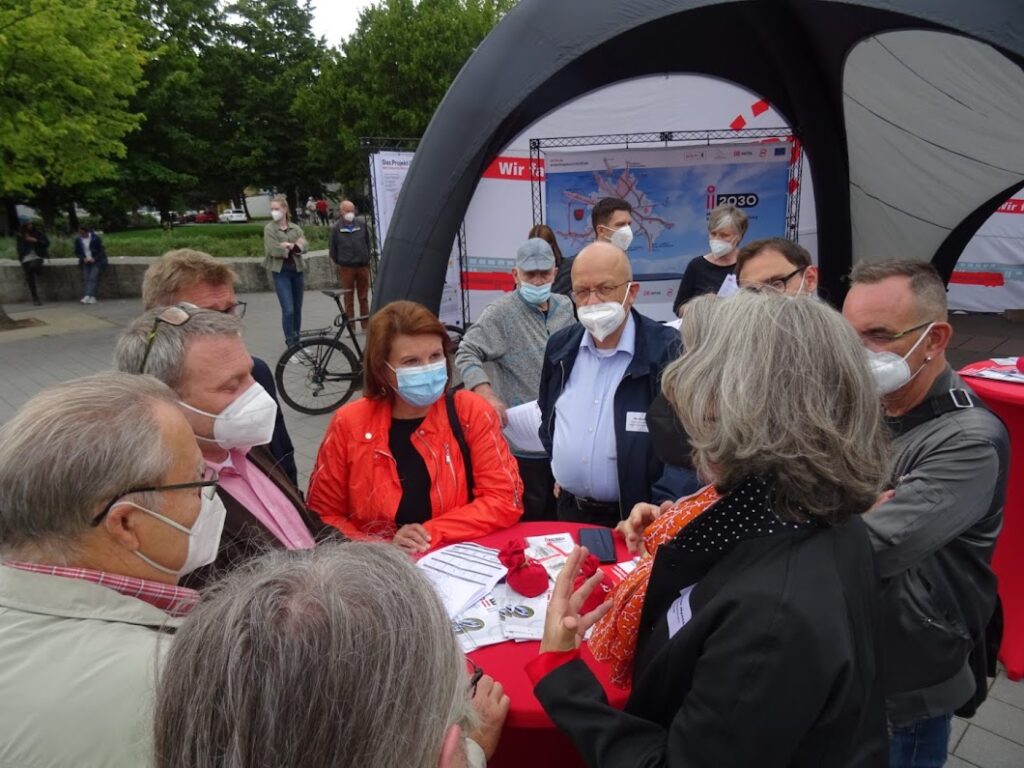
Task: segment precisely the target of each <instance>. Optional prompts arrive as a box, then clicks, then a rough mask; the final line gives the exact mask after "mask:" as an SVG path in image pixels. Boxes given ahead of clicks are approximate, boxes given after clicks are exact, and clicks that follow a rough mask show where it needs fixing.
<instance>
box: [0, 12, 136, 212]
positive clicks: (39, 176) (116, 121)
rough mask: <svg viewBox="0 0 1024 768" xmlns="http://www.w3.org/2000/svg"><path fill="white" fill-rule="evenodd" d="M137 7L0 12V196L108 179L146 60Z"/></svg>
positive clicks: (132, 119) (131, 121) (130, 121)
mask: <svg viewBox="0 0 1024 768" xmlns="http://www.w3.org/2000/svg"><path fill="white" fill-rule="evenodd" d="M141 41H142V26H141V25H140V23H139V21H138V19H137V18H136V16H135V2H134V0H8V2H5V3H4V4H3V6H2V7H0V51H2V55H0V162H2V166H0V195H23V194H27V193H30V192H32V191H33V190H35V189H37V188H39V187H41V186H43V185H44V184H51V185H55V186H60V187H70V186H72V185H75V184H81V183H84V182H88V181H92V180H94V179H98V178H103V177H106V176H110V175H112V174H113V173H114V170H115V168H116V160H117V159H118V158H121V157H123V156H124V154H125V148H124V143H123V139H124V137H125V135H126V134H128V133H129V132H130V131H131V130H133V129H134V128H136V127H137V126H138V125H139V122H140V119H141V117H140V115H139V114H137V113H135V112H132V111H131V109H130V108H129V100H130V99H131V97H132V96H133V94H134V93H135V91H136V89H137V88H138V86H139V82H140V80H141V77H142V65H143V63H144V61H145V54H144V53H143V51H142V50H141V48H140V44H141Z"/></svg>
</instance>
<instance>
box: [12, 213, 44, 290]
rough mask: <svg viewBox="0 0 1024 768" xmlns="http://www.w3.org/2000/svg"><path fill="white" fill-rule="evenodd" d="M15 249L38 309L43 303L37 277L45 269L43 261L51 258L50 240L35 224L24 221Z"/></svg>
mask: <svg viewBox="0 0 1024 768" xmlns="http://www.w3.org/2000/svg"><path fill="white" fill-rule="evenodd" d="M15 249H16V251H17V254H18V261H20V262H21V269H22V271H23V272H24V273H25V282H27V283H28V290H29V293H31V294H32V303H33V304H35V305H36V306H37V307H38V306H40V305H41V304H42V303H43V302H41V301H40V300H39V291H38V289H37V288H36V275H38V274H39V271H40V270H41V269H42V268H43V259H48V258H50V240H49V238H47V236H46V235H45V234H44V233H43V231H42V230H41V229H39V228H38V227H36V225H35V223H34V222H32V221H31V220H29V219H22V220H21V227H20V228H19V229H18V237H17V241H16V244H15Z"/></svg>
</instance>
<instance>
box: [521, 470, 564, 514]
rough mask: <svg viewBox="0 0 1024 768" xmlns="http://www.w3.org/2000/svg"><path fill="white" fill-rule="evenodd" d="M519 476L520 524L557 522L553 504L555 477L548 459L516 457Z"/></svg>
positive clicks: (555, 508) (555, 509) (555, 506)
mask: <svg viewBox="0 0 1024 768" xmlns="http://www.w3.org/2000/svg"><path fill="white" fill-rule="evenodd" d="M516 461H517V462H518V463H519V476H520V477H521V478H522V479H523V516H522V518H520V519H521V521H522V522H524V523H527V522H535V521H537V520H557V519H558V512H557V505H556V504H555V477H554V475H552V474H551V460H550V459H523V458H520V457H519V456H516Z"/></svg>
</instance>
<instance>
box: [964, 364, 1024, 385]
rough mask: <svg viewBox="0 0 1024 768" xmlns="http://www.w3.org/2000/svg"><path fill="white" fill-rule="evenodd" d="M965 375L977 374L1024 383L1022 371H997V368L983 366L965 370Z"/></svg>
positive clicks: (980, 376) (978, 375)
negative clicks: (973, 369)
mask: <svg viewBox="0 0 1024 768" xmlns="http://www.w3.org/2000/svg"><path fill="white" fill-rule="evenodd" d="M963 375H964V376H976V377H978V378H979V379H992V380H993V381H1008V382H1009V383H1011V384H1024V373H1021V372H1020V371H997V370H996V369H995V368H981V369H979V370H976V371H964V374H963Z"/></svg>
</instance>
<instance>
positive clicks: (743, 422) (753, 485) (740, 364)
mask: <svg viewBox="0 0 1024 768" xmlns="http://www.w3.org/2000/svg"><path fill="white" fill-rule="evenodd" d="M691 313H692V314H691ZM687 318H688V319H690V318H693V319H694V320H696V321H699V322H700V323H702V324H705V327H707V328H713V329H714V332H713V333H704V334H701V335H700V338H699V339H697V340H696V343H695V344H692V345H691V346H690V347H689V348H687V350H686V352H685V354H684V355H683V356H682V357H681V358H680V359H679V360H677V361H676V362H675V363H673V364H672V365H670V366H669V367H668V368H667V369H666V371H665V375H664V377H663V379H662V387H663V390H664V392H665V395H666V397H667V399H668V401H669V403H670V404H671V405H672V407H673V409H674V410H675V412H676V413H677V414H678V416H679V419H680V421H681V423H682V425H683V427H684V428H685V430H686V432H687V434H688V435H689V436H690V442H691V445H692V449H693V458H694V464H695V466H696V467H697V470H698V472H699V473H700V474H701V476H702V477H703V478H705V479H706V480H708V481H709V482H711V483H713V484H714V486H715V490H716V491H717V493H718V494H719V495H720V498H719V499H717V500H716V501H714V503H713V504H711V506H709V507H708V508H707V509H706V510H704V511H703V512H702V513H701V514H700V515H699V517H696V519H694V520H692V521H691V522H689V523H688V524H687V525H685V526H684V527H683V528H682V529H681V530H680V531H679V532H678V533H677V534H676V535H675V536H674V537H673V538H671V539H669V540H668V541H665V542H664V543H662V544H661V545H660V546H658V547H657V549H656V550H655V551H654V552H652V553H651V556H652V557H653V558H654V563H653V568H652V569H651V571H650V578H649V582H648V583H647V584H646V585H645V587H646V594H645V596H644V599H643V604H642V613H641V618H640V621H639V624H638V626H639V634H638V637H637V642H636V653H635V659H634V662H633V666H632V692H631V695H630V698H629V701H628V703H627V705H626V708H625V711H624V712H620V711H617V710H615V709H613V708H611V707H609V706H608V705H607V704H606V703H604V698H603V696H602V695H601V692H600V688H599V686H598V684H597V682H596V680H595V679H594V677H593V675H592V674H591V673H590V672H589V670H588V668H587V666H586V665H585V664H583V663H582V662H581V661H580V660H578V646H579V644H580V642H581V639H582V637H583V635H584V633H585V632H586V631H587V630H588V629H589V628H590V626H591V625H592V624H593V623H594V622H595V621H597V620H598V619H599V618H600V617H601V616H602V615H603V614H604V612H605V611H607V610H608V606H609V605H610V603H606V604H605V605H604V606H602V607H601V608H598V609H596V610H593V611H590V612H589V613H585V614H584V613H581V606H582V605H583V601H584V600H585V599H586V597H587V596H588V595H589V592H590V591H591V590H592V589H593V588H594V586H595V585H596V583H597V581H598V580H599V578H597V577H595V578H592V579H591V580H590V581H589V582H587V583H586V584H584V585H583V586H582V587H581V589H580V590H579V591H577V592H576V593H573V591H572V583H573V578H574V576H575V574H576V572H577V571H578V569H579V565H580V562H581V560H582V557H583V556H584V555H585V550H577V551H576V552H574V553H573V554H572V556H571V557H570V558H569V561H568V562H567V564H566V566H565V567H564V568H563V570H562V572H561V575H560V576H559V578H558V581H557V583H556V586H555V589H554V594H553V597H552V600H551V604H550V607H549V610H548V615H547V621H546V625H545V634H544V640H543V641H542V643H541V655H540V656H538V658H537V659H536V660H535V661H534V662H532V663H531V668H530V673H531V676H532V677H533V679H534V682H535V684H536V688H535V693H536V695H537V698H538V699H539V700H540V701H541V703H542V704H543V705H544V708H545V709H546V710H547V712H548V714H549V715H550V716H551V718H552V719H553V720H554V721H555V722H556V723H557V724H558V726H559V727H560V728H561V729H562V730H563V731H565V732H566V733H568V734H569V736H570V737H571V738H572V739H573V741H574V743H575V744H576V746H577V748H578V749H579V750H580V752H581V753H582V754H583V756H584V757H585V759H586V761H587V764H588V765H591V766H601V767H602V768H604V767H606V766H627V765H628V766H635V765H639V764H642V765H651V766H653V765H668V766H715V767H716V768H718V767H725V766H750V765H757V766H760V767H761V768H766V767H769V766H816V767H817V768H852V767H853V766H857V767H858V768H860V767H862V766H864V767H866V766H885V765H887V759H888V743H887V737H886V725H885V709H884V701H883V695H882V690H881V686H880V676H879V665H880V658H879V651H878V648H879V645H878V637H879V635H880V632H879V627H878V621H879V618H878V605H877V589H878V587H877V581H876V577H875V572H874V563H873V557H872V553H871V545H870V543H869V541H868V536H867V531H866V528H865V526H864V523H863V522H862V520H861V519H860V516H861V514H863V513H864V512H866V511H867V510H868V509H869V508H870V507H871V506H872V504H874V503H875V501H876V499H877V498H878V496H879V493H880V491H881V489H882V485H883V482H884V479H885V478H886V477H887V474H888V473H887V471H886V470H887V466H888V457H889V451H888V438H887V433H886V431H885V427H884V425H883V421H882V415H881V413H880V408H879V403H878V398H877V395H876V394H875V390H874V387H873V383H872V379H871V375H870V373H869V371H868V366H867V360H866V358H865V356H864V353H863V351H862V349H861V346H860V343H859V340H858V339H857V337H856V335H855V334H854V332H853V331H852V330H851V329H850V328H849V326H848V325H847V324H846V323H845V322H844V321H843V319H842V317H841V316H840V315H839V313H837V312H836V311H835V310H833V309H831V308H830V307H828V306H827V305H825V304H824V303H822V302H817V301H807V300H789V299H787V298H785V297H782V296H778V295H766V294H753V293H747V292H744V293H742V294H739V295H736V296H734V297H732V298H729V299H725V300H718V299H714V298H711V297H707V298H699V299H696V300H694V301H693V302H692V303H691V304H690V305H689V307H688V309H687ZM641 755H642V756H643V758H642V759H640V758H639V757H638V756H641Z"/></svg>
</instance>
